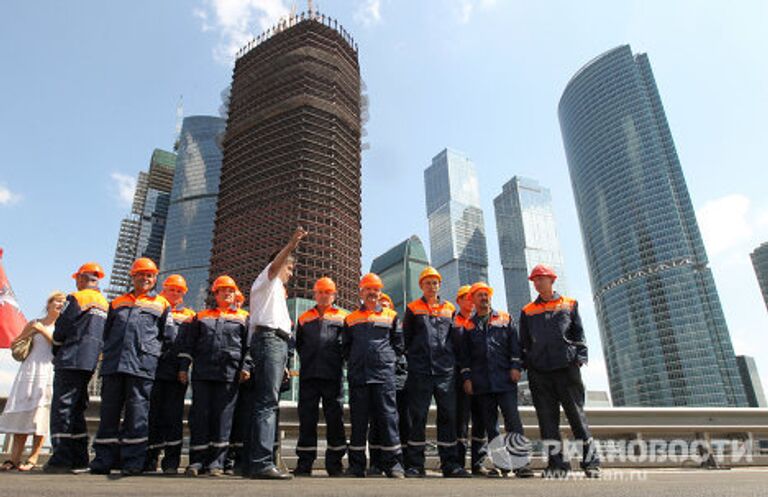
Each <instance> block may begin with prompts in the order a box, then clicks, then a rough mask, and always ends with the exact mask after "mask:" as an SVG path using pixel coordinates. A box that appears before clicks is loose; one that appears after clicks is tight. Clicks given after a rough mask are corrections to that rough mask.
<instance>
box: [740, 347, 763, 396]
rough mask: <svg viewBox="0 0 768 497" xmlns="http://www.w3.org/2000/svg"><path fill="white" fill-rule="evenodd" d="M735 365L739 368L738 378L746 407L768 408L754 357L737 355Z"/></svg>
mask: <svg viewBox="0 0 768 497" xmlns="http://www.w3.org/2000/svg"><path fill="white" fill-rule="evenodd" d="M736 364H738V366H739V376H740V377H741V383H742V385H744V392H745V393H746V395H747V405H749V407H768V403H766V401H765V392H764V391H763V384H762V382H761V381H760V375H759V374H758V373H757V364H755V359H754V357H750V356H748V355H737V356H736Z"/></svg>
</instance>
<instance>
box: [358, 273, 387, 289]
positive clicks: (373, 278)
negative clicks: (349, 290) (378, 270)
mask: <svg viewBox="0 0 768 497" xmlns="http://www.w3.org/2000/svg"><path fill="white" fill-rule="evenodd" d="M360 288H376V289H379V290H381V289H382V288H384V283H382V282H381V278H379V275H378V274H375V273H368V274H366V275H365V276H363V277H362V278H360Z"/></svg>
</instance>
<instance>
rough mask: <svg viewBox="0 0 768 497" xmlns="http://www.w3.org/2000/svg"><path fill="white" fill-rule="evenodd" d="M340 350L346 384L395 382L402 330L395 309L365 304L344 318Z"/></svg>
mask: <svg viewBox="0 0 768 497" xmlns="http://www.w3.org/2000/svg"><path fill="white" fill-rule="evenodd" d="M341 350H342V355H343V357H344V359H345V360H346V361H347V379H348V380H349V384H350V386H362V385H366V384H369V383H392V384H393V385H394V384H395V362H396V361H397V357H398V356H400V355H402V354H403V332H402V329H401V328H400V326H399V325H398V322H397V313H396V312H395V311H393V310H392V309H384V308H382V307H380V306H377V307H376V310H373V311H369V310H367V309H366V308H365V307H363V308H361V309H358V310H356V311H355V312H352V313H350V314H349V315H348V316H347V317H346V318H345V319H344V329H343V331H342V336H341Z"/></svg>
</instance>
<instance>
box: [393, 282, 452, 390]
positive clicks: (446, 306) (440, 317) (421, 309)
mask: <svg viewBox="0 0 768 497" xmlns="http://www.w3.org/2000/svg"><path fill="white" fill-rule="evenodd" d="M455 311H456V308H455V307H454V306H453V304H451V303H450V302H447V301H444V300H438V302H437V304H436V305H433V306H431V305H429V304H428V303H427V299H426V298H424V297H421V298H420V299H416V300H414V301H413V302H411V303H410V304H408V306H407V307H406V308H405V316H404V317H403V339H404V340H405V353H406V356H407V358H408V372H409V373H415V374H424V375H450V374H453V372H454V369H455V368H456V362H457V361H456V352H455V351H456V350H458V347H457V345H458V344H456V343H455V342H456V336H455V335H454V331H453V314H454V312H455Z"/></svg>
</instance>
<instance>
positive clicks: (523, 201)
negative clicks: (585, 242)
mask: <svg viewBox="0 0 768 497" xmlns="http://www.w3.org/2000/svg"><path fill="white" fill-rule="evenodd" d="M493 207H494V210H495V212H496V232H497V233H498V236H499V254H500V256H501V267H502V269H503V270H504V288H505V290H506V294H507V308H508V309H509V312H510V313H511V314H512V315H513V316H517V315H518V314H519V313H520V310H521V309H522V308H523V306H525V305H526V304H528V303H529V302H531V301H532V300H534V299H535V298H536V296H537V294H536V290H535V289H534V288H533V283H531V282H530V281H528V275H529V274H531V270H532V269H533V268H534V266H536V265H537V264H547V265H548V266H550V267H552V268H553V269H554V270H555V272H556V273H557V275H558V277H557V283H556V288H557V291H558V292H560V293H561V294H563V295H568V284H567V278H566V275H565V267H564V266H565V264H564V262H563V255H562V253H561V251H560V239H559V238H558V236H557V227H556V225H555V214H554V212H553V210H552V195H551V194H550V193H549V189H548V188H544V187H542V186H541V185H539V183H538V182H536V181H535V180H532V179H528V178H521V177H519V176H515V177H514V178H512V179H511V180H509V181H508V182H507V183H506V184H505V185H504V186H503V187H502V192H501V194H500V195H499V196H498V197H496V198H495V199H493Z"/></svg>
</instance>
